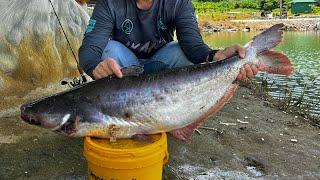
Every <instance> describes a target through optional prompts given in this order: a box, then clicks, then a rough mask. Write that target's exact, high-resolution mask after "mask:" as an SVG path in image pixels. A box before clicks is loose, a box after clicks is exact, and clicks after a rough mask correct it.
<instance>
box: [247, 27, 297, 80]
mask: <svg viewBox="0 0 320 180" xmlns="http://www.w3.org/2000/svg"><path fill="white" fill-rule="evenodd" d="M283 27H284V24H282V23H281V24H276V25H274V26H272V27H271V28H269V29H267V30H266V31H264V32H262V33H261V34H259V35H257V36H255V37H254V38H253V40H252V41H251V43H250V44H249V45H248V49H250V50H251V51H253V52H254V53H256V54H257V55H256V56H257V59H258V64H259V67H260V70H262V71H265V72H268V73H272V74H281V75H286V76H288V75H290V74H292V72H293V69H294V68H293V66H292V64H291V61H290V59H289V58H288V56H286V55H285V54H283V53H281V52H276V51H271V50H270V49H272V48H274V47H276V46H277V45H278V44H279V43H280V42H281V41H282V38H283V32H282V31H281V28H283Z"/></svg>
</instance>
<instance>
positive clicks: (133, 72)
mask: <svg viewBox="0 0 320 180" xmlns="http://www.w3.org/2000/svg"><path fill="white" fill-rule="evenodd" d="M143 71H144V70H143V68H142V67H140V66H129V67H124V68H122V69H121V72H122V74H123V76H140V75H141V74H143Z"/></svg>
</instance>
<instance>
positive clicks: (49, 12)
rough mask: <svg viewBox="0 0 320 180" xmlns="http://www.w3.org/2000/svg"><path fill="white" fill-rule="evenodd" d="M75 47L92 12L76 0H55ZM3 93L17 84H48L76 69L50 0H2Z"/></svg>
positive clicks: (0, 83)
mask: <svg viewBox="0 0 320 180" xmlns="http://www.w3.org/2000/svg"><path fill="white" fill-rule="evenodd" d="M52 3H53V5H54V7H55V9H56V11H57V13H58V16H59V18H60V20H61V23H62V26H63V28H64V29H65V31H66V33H67V36H68V38H69V39H70V42H71V44H72V48H73V49H74V50H75V52H77V50H78V48H79V47H80V45H81V42H82V38H83V34H84V30H85V27H86V25H87V22H88V20H89V15H88V14H87V13H86V12H85V11H84V10H83V8H81V6H80V5H79V4H77V2H76V1H75V0H52ZM0 12H1V13H0V93H1V90H3V89H5V88H8V87H10V84H11V85H14V84H21V82H24V83H29V84H30V83H32V84H33V85H35V86H36V85H45V83H46V82H50V81H51V82H52V81H56V80H59V79H61V78H63V77H65V76H70V75H72V74H75V72H76V70H75V69H76V63H75V61H74V59H73V56H72V54H71V51H70V50H69V49H68V46H67V42H66V39H65V37H64V35H63V33H62V30H61V27H60V26H59V24H58V21H57V18H56V16H55V14H54V12H53V9H52V7H51V4H50V2H49V0H0Z"/></svg>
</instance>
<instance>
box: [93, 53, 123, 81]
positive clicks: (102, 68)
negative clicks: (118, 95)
mask: <svg viewBox="0 0 320 180" xmlns="http://www.w3.org/2000/svg"><path fill="white" fill-rule="evenodd" d="M92 74H93V76H94V78H95V79H96V80H98V79H101V78H104V77H107V76H109V75H112V74H115V75H116V76H117V77H118V78H122V72H121V67H120V66H119V65H118V63H117V62H116V61H115V60H114V59H113V58H110V57H109V58H107V59H105V60H103V61H102V62H100V63H99V64H98V65H97V67H96V68H95V69H94V70H93V72H92Z"/></svg>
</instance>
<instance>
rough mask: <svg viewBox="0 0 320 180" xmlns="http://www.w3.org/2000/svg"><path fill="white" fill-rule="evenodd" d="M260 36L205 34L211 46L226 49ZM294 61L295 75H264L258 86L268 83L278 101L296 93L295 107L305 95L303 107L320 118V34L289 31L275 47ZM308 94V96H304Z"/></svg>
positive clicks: (230, 33)
mask: <svg viewBox="0 0 320 180" xmlns="http://www.w3.org/2000/svg"><path fill="white" fill-rule="evenodd" d="M255 34H257V33H251V32H250V33H249V32H234V33H233V32H219V33H211V34H204V35H203V37H204V40H205V42H206V43H207V44H208V45H210V46H211V47H216V48H223V47H227V46H230V45H232V44H235V43H239V44H242V45H244V44H246V43H247V42H248V41H250V40H251V38H252V37H253V36H254V35H255ZM275 49H276V50H279V51H283V52H284V53H285V54H287V55H288V56H289V58H290V59H291V60H292V63H293V65H294V67H295V72H294V74H293V75H291V76H289V77H284V76H280V75H270V74H265V73H260V74H258V76H257V77H256V78H255V79H256V80H257V82H258V83H261V82H262V80H267V82H268V90H269V94H270V95H271V96H272V97H274V98H277V99H283V98H284V97H288V96H289V94H290V93H288V92H289V91H290V92H292V97H293V101H292V102H291V104H295V103H297V102H298V101H299V98H301V97H302V96H303V100H302V102H301V103H300V105H302V106H304V107H306V106H308V107H309V109H310V112H309V113H310V114H312V115H315V116H318V117H320V32H285V34H284V41H283V42H282V43H281V44H280V45H279V46H278V47H276V48H275ZM303 92H304V93H303Z"/></svg>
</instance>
